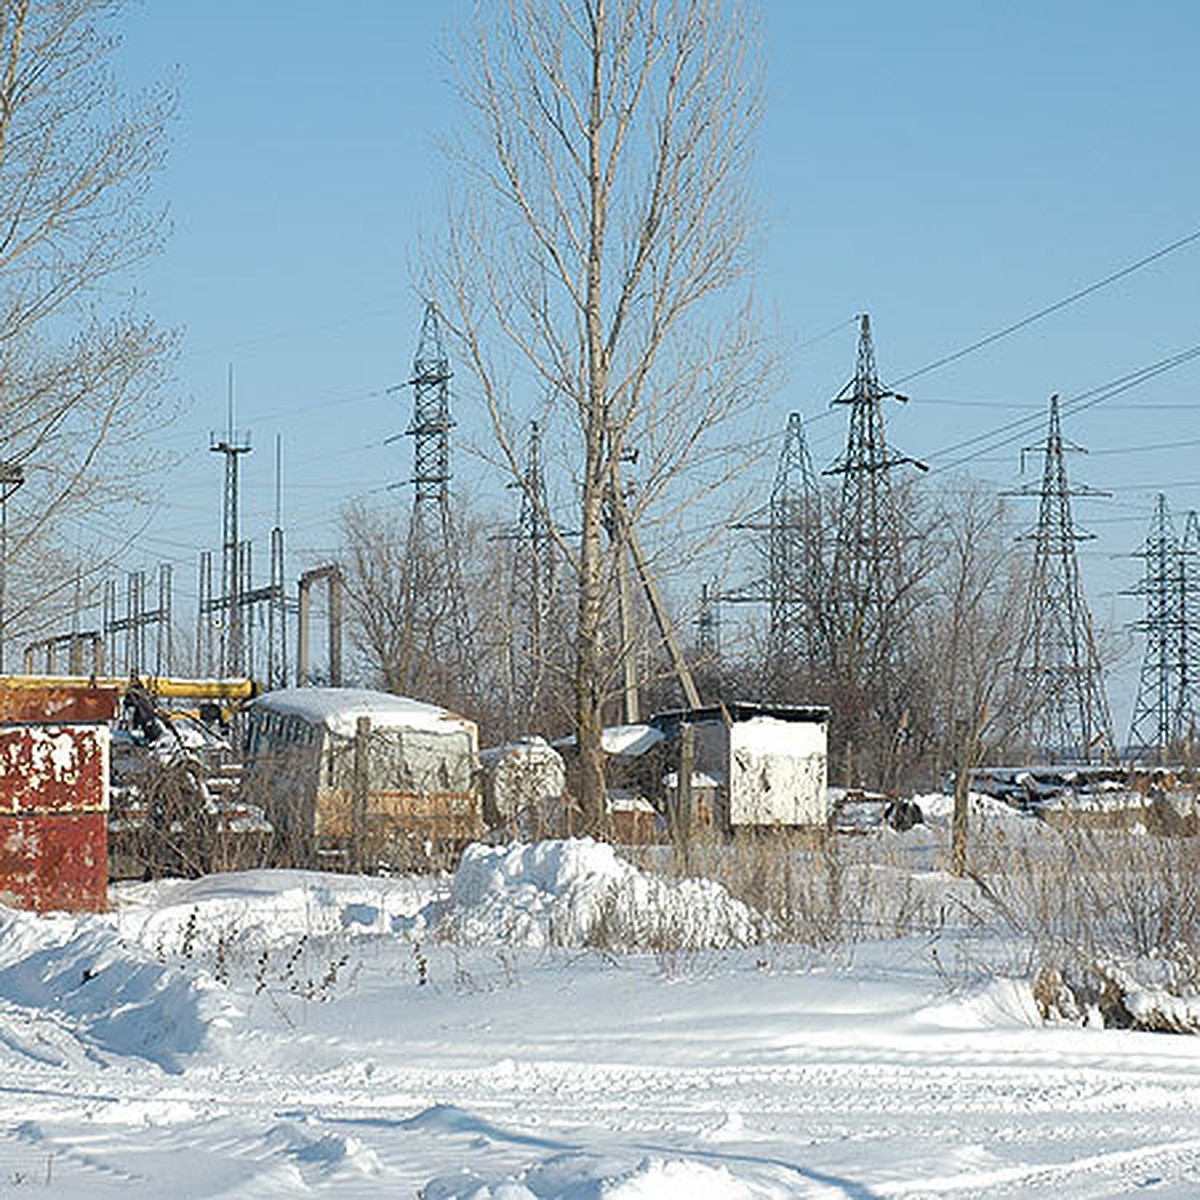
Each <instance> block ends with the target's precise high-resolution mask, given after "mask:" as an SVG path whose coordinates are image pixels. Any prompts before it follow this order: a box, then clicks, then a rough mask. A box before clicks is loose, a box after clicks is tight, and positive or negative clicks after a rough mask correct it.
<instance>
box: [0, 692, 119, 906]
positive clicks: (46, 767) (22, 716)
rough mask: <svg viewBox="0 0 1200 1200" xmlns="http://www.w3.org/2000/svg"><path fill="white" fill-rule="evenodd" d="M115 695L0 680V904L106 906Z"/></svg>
mask: <svg viewBox="0 0 1200 1200" xmlns="http://www.w3.org/2000/svg"><path fill="white" fill-rule="evenodd" d="M116 712H117V692H116V690H115V689H111V688H98V687H91V686H65V687H64V686H58V685H50V686H46V687H28V686H10V685H8V684H6V683H5V682H4V681H3V680H0V900H3V901H4V902H5V903H8V904H15V905H17V906H20V907H24V908H33V909H37V910H38V911H47V910H51V909H67V910H71V911H81V910H97V911H98V910H100V909H103V908H104V907H105V905H106V903H107V899H108V765H109V756H108V752H109V727H108V722H110V721H111V720H112V719H113V718H114V717H115V716H116Z"/></svg>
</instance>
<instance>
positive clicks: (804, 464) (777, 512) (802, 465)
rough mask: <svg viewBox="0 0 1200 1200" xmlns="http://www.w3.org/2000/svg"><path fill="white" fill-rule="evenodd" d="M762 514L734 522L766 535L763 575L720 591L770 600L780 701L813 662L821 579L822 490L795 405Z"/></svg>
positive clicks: (774, 686) (772, 694)
mask: <svg viewBox="0 0 1200 1200" xmlns="http://www.w3.org/2000/svg"><path fill="white" fill-rule="evenodd" d="M766 518H767V519H766V520H765V521H762V520H752V521H746V522H742V523H739V524H738V525H736V526H735V528H737V529H750V530H754V531H755V532H757V533H764V534H766V539H765V557H766V573H765V575H764V576H761V577H760V578H758V579H756V580H754V581H753V582H751V583H750V584H748V585H746V586H744V587H741V588H738V589H736V590H734V591H731V592H727V593H725V594H724V595H723V596H721V597H719V598H720V599H722V600H725V601H726V602H728V603H732V604H766V605H767V608H768V625H767V660H766V670H765V676H766V677H765V680H764V687H765V691H766V695H767V696H768V698H770V699H772V700H777V701H783V700H787V699H788V698H789V696H788V693H789V692H791V691H794V690H795V685H796V683H798V682H800V681H802V679H803V675H804V673H805V672H806V671H807V670H808V668H809V666H810V663H811V656H812V653H813V650H814V632H815V630H816V627H817V624H818V620H819V613H818V611H817V600H818V597H819V596H820V595H821V592H822V590H823V588H824V585H825V578H824V575H825V569H824V562H823V543H822V526H821V519H822V515H821V492H820V488H819V486H818V483H817V477H816V473H815V472H814V471H813V466H812V459H811V457H810V456H809V452H808V444H807V441H806V439H805V436H804V423H803V421H802V420H801V417H800V414H799V413H796V412H794V413H789V414H788V420H787V428H786V431H785V433H784V438H783V446H782V448H781V450H780V453H779V459H778V462H777V464H776V467H775V478H774V481H773V483H772V485H771V495H770V499H769V500H768V503H767V508H766ZM710 599H711V598H710ZM702 632H703V630H702Z"/></svg>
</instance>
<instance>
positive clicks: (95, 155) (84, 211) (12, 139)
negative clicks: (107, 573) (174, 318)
mask: <svg viewBox="0 0 1200 1200" xmlns="http://www.w3.org/2000/svg"><path fill="white" fill-rule="evenodd" d="M121 7H122V6H121V4H120V3H119V2H115V0H0V461H2V463H3V468H4V471H5V473H6V476H7V477H9V478H13V479H15V478H18V477H20V478H23V480H24V486H23V488H22V489H21V491H20V492H19V493H16V494H15V498H14V501H13V504H12V506H11V507H12V508H13V509H14V513H13V514H12V515H13V517H14V518H15V519H14V520H13V527H12V533H11V535H10V537H9V545H8V550H9V557H10V559H11V560H12V563H13V565H14V566H24V565H26V564H29V562H30V560H32V559H33V558H35V557H37V558H38V559H42V560H44V558H45V554H46V550H47V547H48V546H49V547H50V548H51V549H53V548H54V545H55V543H56V541H57V542H59V543H60V544H61V539H58V538H57V536H56V535H57V533H58V530H59V523H60V522H61V520H62V518H64V517H65V516H68V515H72V516H79V515H81V514H84V515H86V514H89V513H93V514H94V513H96V512H99V511H103V510H105V509H106V508H111V506H112V504H113V501H114V500H117V499H120V500H121V501H127V500H128V497H129V494H130V491H129V489H130V486H131V485H133V484H135V483H136V472H135V470H134V467H135V466H136V465H137V464H138V463H139V462H140V456H139V453H138V450H137V439H138V437H139V436H140V435H141V434H142V433H144V432H145V431H146V430H147V429H148V428H149V427H150V426H151V425H152V424H153V423H154V422H155V421H156V420H158V419H160V416H161V412H160V409H159V408H158V405H157V401H156V395H157V390H158V388H159V386H160V385H161V383H162V377H163V371H164V364H165V363H166V362H167V361H168V360H169V358H170V355H171V352H172V349H173V339H172V337H171V336H170V335H167V334H164V333H163V332H162V331H161V330H159V329H158V328H156V326H155V325H154V323H153V322H152V321H151V320H150V319H149V318H147V317H146V316H144V315H141V314H140V313H139V312H138V311H137V308H136V304H135V301H134V298H133V293H132V291H131V287H130V284H129V282H128V280H129V275H128V272H129V270H130V268H131V267H133V266H134V265H135V264H136V263H138V262H139V261H141V260H142V259H144V258H145V257H146V256H147V255H149V254H151V253H152V252H153V251H155V250H156V249H157V248H158V247H159V245H160V243H161V240H162V237H163V234H164V232H165V220H164V214H163V213H162V211H161V210H159V209H158V208H156V207H155V206H154V205H153V204H152V202H151V197H150V195H149V191H148V189H149V184H150V180H151V177H152V176H153V174H154V172H155V171H156V169H157V168H158V167H159V166H160V164H161V162H162V158H163V153H164V149H165V129H166V124H167V122H168V120H169V118H170V115H171V112H172V109H173V104H174V97H173V95H172V94H171V92H170V91H169V90H161V91H154V92H150V93H148V94H144V95H140V96H132V97H131V96H127V95H125V94H123V92H122V91H121V89H120V87H119V86H118V84H117V82H116V79H115V77H114V73H113V57H114V53H115V51H116V48H117V45H118V42H117V39H116V37H115V36H114V35H113V34H112V33H111V26H112V21H113V20H114V19H115V17H116V16H117V15H118V14H119V12H120V10H121ZM118 445H119V448H120V453H119V454H113V453H110V452H111V451H113V450H114V448H116V447H117V446H118ZM34 548H37V550H38V554H37V555H36V556H35V554H34V553H33V551H34ZM18 577H19V578H20V579H23V580H24V581H25V583H26V585H27V586H26V588H25V589H24V593H23V600H24V603H25V605H26V607H27V608H33V607H35V606H36V607H39V608H40V607H43V606H44V604H45V601H46V600H47V598H48V597H52V596H53V593H54V591H55V589H56V588H59V587H61V586H62V582H61V581H62V577H61V575H60V576H58V577H57V579H56V578H53V577H52V578H43V577H39V576H38V575H37V574H36V573H35V572H32V571H26V572H24V574H19V576H18ZM69 589H70V585H67V591H68V594H69ZM13 615H14V616H16V617H17V619H19V618H20V613H19V612H18V613H15V614H13Z"/></svg>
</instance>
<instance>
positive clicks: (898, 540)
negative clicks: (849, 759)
mask: <svg viewBox="0 0 1200 1200" xmlns="http://www.w3.org/2000/svg"><path fill="white" fill-rule="evenodd" d="M887 399H892V400H898V401H900V402H902V403H903V402H905V401H906V400H907V397H906V396H902V395H901V394H900V393H899V392H895V391H892V390H890V389H888V388H885V387H884V386H883V385H882V384H881V383H880V381H879V372H878V370H877V369H876V366H875V349H874V346H873V344H872V341H871V318H870V317H869V316H867V315H866V314H864V315H863V316H861V317H860V318H859V335H858V361H857V365H856V367H855V371H854V378H853V379H852V380H851V381H850V383H849V384H847V385H846V387H845V388H843V389H842V391H841V392H840V393H838V395H837V396H835V397H834V399H833V403H834V404H841V405H847V406H849V408H850V425H849V430H848V432H847V437H846V449H845V452H844V453H843V454H842V456H841V457H840V458H839V459H838V460H837V461H836V462H835V463H834V464H833V466H831V467H829V468H828V469H827V470H826V472H825V474H826V475H840V476H841V477H842V489H841V499H840V502H839V505H838V511H837V519H836V522H835V531H834V547H833V565H832V571H831V576H830V579H829V603H830V613H829V647H828V649H829V654H830V659H831V667H832V670H833V672H834V674H835V676H836V677H837V678H839V679H841V680H843V681H845V682H847V683H850V684H861V683H863V682H868V681H869V682H872V683H882V682H883V679H882V677H881V673H884V669H885V668H886V667H887V666H888V665H889V664H891V663H892V662H894V661H895V659H896V656H897V654H898V652H899V646H898V638H899V637H900V636H901V633H902V630H903V628H904V624H905V622H906V620H907V619H908V616H909V605H908V602H907V589H906V588H905V586H904V570H903V562H904V540H905V539H904V529H903V525H902V519H901V512H900V509H899V506H898V504H897V497H896V493H895V488H894V486H893V473H894V472H895V471H896V470H897V468H899V467H904V466H911V467H915V468H917V469H918V470H921V471H924V470H926V467H925V464H924V463H922V462H919V461H918V460H917V459H915V458H910V457H909V456H908V455H906V454H900V453H899V452H897V451H895V450H893V449H891V448H890V447H889V446H888V442H887V429H886V423H885V420H884V415H883V401H884V400H887Z"/></svg>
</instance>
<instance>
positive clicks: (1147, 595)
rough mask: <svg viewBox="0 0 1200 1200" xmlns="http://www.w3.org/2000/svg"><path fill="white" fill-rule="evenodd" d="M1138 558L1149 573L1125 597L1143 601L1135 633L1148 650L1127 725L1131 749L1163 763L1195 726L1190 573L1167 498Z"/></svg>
mask: <svg viewBox="0 0 1200 1200" xmlns="http://www.w3.org/2000/svg"><path fill="white" fill-rule="evenodd" d="M1136 557H1138V558H1142V559H1145V563H1146V567H1145V573H1144V575H1143V577H1142V580H1141V582H1140V583H1139V584H1138V586H1137V587H1135V588H1132V589H1130V591H1129V592H1127V593H1126V595H1134V596H1141V597H1143V599H1144V601H1145V606H1146V610H1145V611H1146V615H1145V617H1144V618H1143V619H1142V620H1141V621H1138V622H1136V623H1135V625H1134V628H1135V629H1139V630H1141V631H1142V632H1143V633H1144V634H1145V635H1146V646H1145V651H1144V654H1143V657H1142V671H1141V675H1140V677H1139V680H1138V691H1137V699H1136V700H1135V701H1134V705H1133V716H1132V718H1131V719H1130V723H1129V748H1130V750H1131V751H1132V752H1135V753H1137V752H1140V753H1141V754H1143V755H1145V756H1148V757H1150V756H1152V757H1153V758H1155V759H1157V760H1158V761H1159V762H1160V763H1161V762H1166V761H1168V759H1170V758H1171V757H1172V756H1174V755H1177V754H1180V753H1181V752H1182V750H1183V748H1184V747H1185V746H1186V745H1187V743H1188V742H1189V741H1190V740H1191V736H1192V730H1193V728H1194V725H1195V712H1194V709H1193V707H1192V694H1191V693H1192V687H1191V660H1192V655H1193V647H1192V644H1191V642H1192V637H1191V634H1190V630H1189V627H1188V608H1189V603H1188V591H1189V580H1188V578H1187V576H1188V571H1187V569H1186V564H1185V557H1184V550H1183V546H1182V545H1181V544H1180V542H1179V541H1178V539H1177V538H1176V536H1175V528H1174V525H1173V523H1172V521H1171V514H1170V512H1169V511H1168V508H1167V498H1166V496H1163V495H1161V494H1160V495H1159V497H1158V503H1157V505H1156V506H1155V510H1154V516H1153V518H1152V519H1151V522H1150V530H1149V533H1148V534H1147V535H1146V541H1145V543H1144V545H1143V547H1142V549H1141V550H1140V551H1139V552H1138V554H1137V555H1136Z"/></svg>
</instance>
